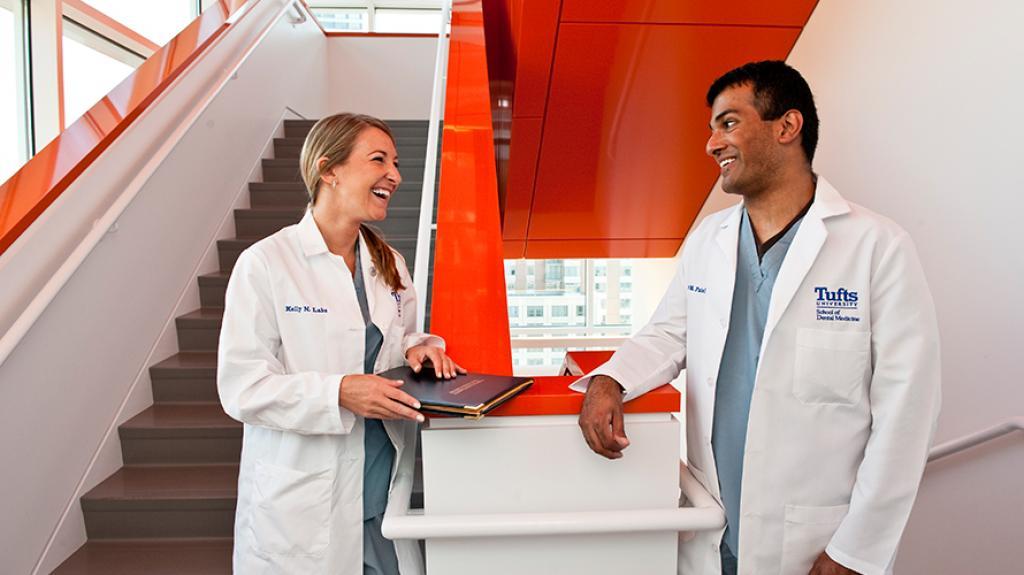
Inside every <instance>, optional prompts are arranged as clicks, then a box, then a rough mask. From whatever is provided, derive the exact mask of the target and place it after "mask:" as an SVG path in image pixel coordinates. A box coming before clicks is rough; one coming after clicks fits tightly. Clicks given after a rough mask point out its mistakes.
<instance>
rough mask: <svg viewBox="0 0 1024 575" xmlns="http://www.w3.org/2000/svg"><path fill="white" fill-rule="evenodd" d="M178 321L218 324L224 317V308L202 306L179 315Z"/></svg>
mask: <svg viewBox="0 0 1024 575" xmlns="http://www.w3.org/2000/svg"><path fill="white" fill-rule="evenodd" d="M177 319H178V321H180V322H184V323H187V324H190V325H191V324H197V325H208V326H217V325H220V322H221V320H223V319H224V308H222V307H201V308H199V309H197V310H193V311H190V312H188V313H186V314H184V315H179V316H178V317H177Z"/></svg>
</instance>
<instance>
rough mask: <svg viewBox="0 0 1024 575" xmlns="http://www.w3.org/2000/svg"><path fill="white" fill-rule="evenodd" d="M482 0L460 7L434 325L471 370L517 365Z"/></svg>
mask: <svg viewBox="0 0 1024 575" xmlns="http://www.w3.org/2000/svg"><path fill="white" fill-rule="evenodd" d="M497 185H498V184H497V174H496V168H495V162H494V131H493V129H492V125H491V108H490V100H489V91H488V75H487V54H486V49H485V45H484V28H483V14H482V12H481V2H480V1H479V0H476V1H471V2H459V3H457V4H456V5H455V6H454V7H453V11H452V25H451V46H450V49H449V55H448V83H447V96H446V102H445V113H444V134H443V140H442V148H441V186H440V192H439V194H440V195H439V198H438V208H437V209H438V213H437V240H436V244H435V252H434V284H433V290H434V291H433V300H432V303H431V319H430V331H431V332H433V333H436V334H438V335H441V336H443V337H444V338H445V340H446V341H447V342H448V353H449V354H450V355H451V356H452V357H453V358H454V359H455V360H456V361H457V362H459V363H460V364H461V365H463V366H464V367H466V368H468V369H470V370H471V371H479V372H485V373H496V374H510V373H512V346H511V343H510V336H509V324H508V307H507V304H506V298H505V275H504V264H503V261H502V244H501V224H500V221H499V214H498V187H497Z"/></svg>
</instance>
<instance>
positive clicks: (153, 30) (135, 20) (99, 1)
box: [84, 0, 195, 46]
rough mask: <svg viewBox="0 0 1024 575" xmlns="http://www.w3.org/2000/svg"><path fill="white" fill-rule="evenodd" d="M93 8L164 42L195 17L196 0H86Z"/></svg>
mask: <svg viewBox="0 0 1024 575" xmlns="http://www.w3.org/2000/svg"><path fill="white" fill-rule="evenodd" d="M84 1H85V3H86V4H89V5H90V6H92V7H93V8H95V9H97V10H99V11H100V12H103V13H104V14H106V15H107V16H110V17H111V18H113V19H114V20H117V21H118V22H120V23H121V24H124V25H125V26H127V27H129V28H131V29H132V30H134V31H136V32H138V33H139V34H142V35H143V36H145V37H146V38H148V39H150V40H152V41H153V42H154V43H155V44H157V45H159V46H163V45H164V44H166V43H168V42H170V41H171V38H174V37H175V36H177V35H178V32H181V31H182V30H183V29H184V28H185V26H188V24H189V23H190V22H191V21H192V19H193V18H194V17H195V15H194V14H193V11H194V10H195V0H160V1H159V2H139V0H84Z"/></svg>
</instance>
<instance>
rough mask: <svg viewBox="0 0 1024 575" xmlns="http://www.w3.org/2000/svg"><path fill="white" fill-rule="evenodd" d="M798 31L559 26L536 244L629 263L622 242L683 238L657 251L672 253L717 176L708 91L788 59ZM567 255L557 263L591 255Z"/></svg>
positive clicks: (532, 236)
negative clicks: (559, 244)
mask: <svg viewBox="0 0 1024 575" xmlns="http://www.w3.org/2000/svg"><path fill="white" fill-rule="evenodd" d="M798 34H799V30H798V29H787V28H738V27H714V26H650V25H621V24H562V25H561V27H560V30H559V36H558V48H557V51H556V54H555V63H554V71H553V73H552V83H551V91H550V96H549V99H548V106H547V115H546V117H545V122H544V130H543V135H542V144H541V151H540V162H539V164H538V168H537V175H536V186H535V189H534V197H533V202H532V210H531V215H530V225H529V230H528V237H529V240H556V239H557V240H570V239H571V240H585V239H592V240H593V239H602V240H607V241H608V242H609V250H608V254H607V255H606V256H603V257H627V256H625V255H624V254H622V253H620V252H618V251H617V250H615V251H613V250H612V249H610V248H612V247H613V246H612V244H611V243H610V242H612V241H615V240H643V239H657V240H675V241H674V242H671V241H670V242H661V243H660V244H659V245H658V246H657V248H656V250H655V251H654V253H651V254H650V255H652V256H672V255H674V254H675V252H676V250H677V249H678V247H679V244H680V243H681V242H682V239H683V237H684V235H685V234H686V232H687V230H688V229H689V227H690V225H691V223H692V222H693V219H694V217H696V215H697V213H698V212H699V211H700V208H701V206H702V205H703V203H704V200H705V198H706V197H707V193H708V191H709V190H710V189H711V186H712V184H713V183H714V181H715V178H716V177H717V173H718V168H717V166H716V165H715V163H714V162H713V161H712V160H711V159H709V158H708V157H707V156H706V155H705V154H704V142H705V140H706V139H707V134H708V129H707V124H708V110H707V107H706V105H705V103H704V97H703V96H704V91H705V90H706V89H707V86H708V85H710V84H711V82H712V81H713V80H714V79H715V78H716V77H717V76H718V75H719V74H721V73H722V72H724V71H726V70H728V69H730V68H732V67H734V66H738V65H740V64H742V63H744V62H747V61H749V60H760V59H767V58H784V57H785V56H786V54H787V52H788V51H789V49H790V47H791V46H792V45H793V43H794V42H795V41H796V37H797V35H798ZM712 47H713V48H712ZM513 137H514V135H513ZM662 244H664V245H662ZM530 246H531V242H528V246H527V253H529V252H530ZM566 248H567V251H566V252H565V253H564V254H563V255H561V256H560V257H581V256H582V255H583V254H582V253H578V252H571V251H568V249H569V246H568V245H567V246H566ZM591 257H593V256H591ZM599 257H600V256H599Z"/></svg>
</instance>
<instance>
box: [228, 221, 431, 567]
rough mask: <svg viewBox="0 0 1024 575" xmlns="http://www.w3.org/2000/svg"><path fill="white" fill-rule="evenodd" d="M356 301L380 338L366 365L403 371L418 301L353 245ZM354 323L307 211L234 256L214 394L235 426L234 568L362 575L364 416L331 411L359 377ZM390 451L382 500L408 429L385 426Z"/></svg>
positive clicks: (347, 288)
mask: <svg viewBox="0 0 1024 575" xmlns="http://www.w3.org/2000/svg"><path fill="white" fill-rule="evenodd" d="M359 246H360V261H361V264H362V270H363V277H364V278H365V280H366V292H367V293H366V297H367V301H368V304H369V307H370V313H371V316H372V318H373V322H374V324H376V325H377V327H379V328H380V330H381V331H382V332H383V334H384V344H383V347H382V348H381V351H380V354H379V355H378V357H377V363H376V369H377V370H378V371H382V370H385V369H389V368H392V367H396V366H399V365H403V364H404V362H405V351H406V350H407V349H409V348H410V347H412V346H414V345H420V344H428V345H435V346H438V347H443V346H444V341H443V340H441V339H440V338H437V337H435V336H430V335H427V334H421V333H415V325H416V296H415V293H414V291H413V288H412V279H411V278H410V277H409V272H408V270H407V269H406V267H405V263H404V261H403V260H402V258H401V256H399V255H398V254H397V253H396V259H397V260H398V262H397V264H398V269H399V271H400V273H401V275H402V283H403V284H404V285H405V286H406V289H405V290H403V291H402V292H400V293H399V294H393V293H392V291H391V288H389V287H388V286H387V285H386V284H385V283H384V281H383V279H382V276H381V274H379V273H377V271H376V270H375V269H374V267H373V261H372V259H371V257H370V253H369V251H368V250H367V248H366V242H365V241H360V242H359ZM364 338H365V326H364V324H363V317H362V314H361V313H360V311H359V303H358V300H357V299H356V293H355V286H354V283H353V279H352V275H351V274H350V273H349V271H348V268H347V267H346V266H345V263H344V261H343V260H342V258H341V257H340V256H337V255H334V254H332V253H330V252H329V251H328V250H327V245H326V243H325V242H324V239H323V236H322V235H321V234H320V231H319V229H318V228H317V226H316V223H315V222H314V221H313V217H312V214H311V213H310V212H307V213H306V215H305V217H304V218H303V219H302V221H301V222H300V223H299V224H297V225H294V226H289V227H287V228H285V229H283V230H281V231H279V232H277V233H276V234H274V235H272V236H270V237H269V238H266V239H264V240H262V241H260V242H258V243H256V244H255V245H253V246H252V247H250V248H249V249H247V250H246V251H245V252H243V253H242V254H241V256H240V257H239V258H238V263H237V264H236V265H235V268H234V272H233V273H232V274H231V280H230V281H229V282H228V289H227V299H226V305H225V309H224V323H223V328H222V329H221V334H220V352H219V356H218V362H217V388H218V392H219V393H220V398H221V402H222V403H223V405H224V410H225V411H226V412H227V413H228V415H230V416H231V417H233V418H235V419H237V420H239V421H241V422H243V423H244V424H245V425H244V436H243V441H242V459H241V468H240V471H239V478H238V509H237V512H236V515H235V551H234V572H235V573H245V574H247V575H248V574H256V573H258V574H270V573H273V574H282V575H284V574H287V575H294V574H296V573H303V574H310V575H312V574H330V575H362V572H363V567H362V556H363V502H362V493H363V429H364V428H363V418H361V417H358V416H356V415H355V414H353V413H352V412H350V411H348V410H346V409H344V408H342V407H341V406H339V405H338V388H339V384H340V381H341V378H342V377H343V376H344V375H346V374H359V373H362V371H363V356H364V350H363V348H364V345H365V340H364ZM384 427H385V429H386V430H387V433H388V436H389V437H390V438H391V442H392V443H393V444H394V446H395V451H396V454H395V468H394V469H393V472H392V484H391V490H392V492H394V490H395V486H396V484H399V485H400V484H402V483H410V482H412V480H413V465H414V458H415V447H416V424H415V423H414V422H402V421H385V422H384ZM395 549H396V552H397V555H398V561H399V565H400V568H401V572H402V574H403V575H416V574H420V573H422V572H423V562H422V558H421V557H420V552H419V549H418V546H417V544H416V542H414V541H396V542H395Z"/></svg>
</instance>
